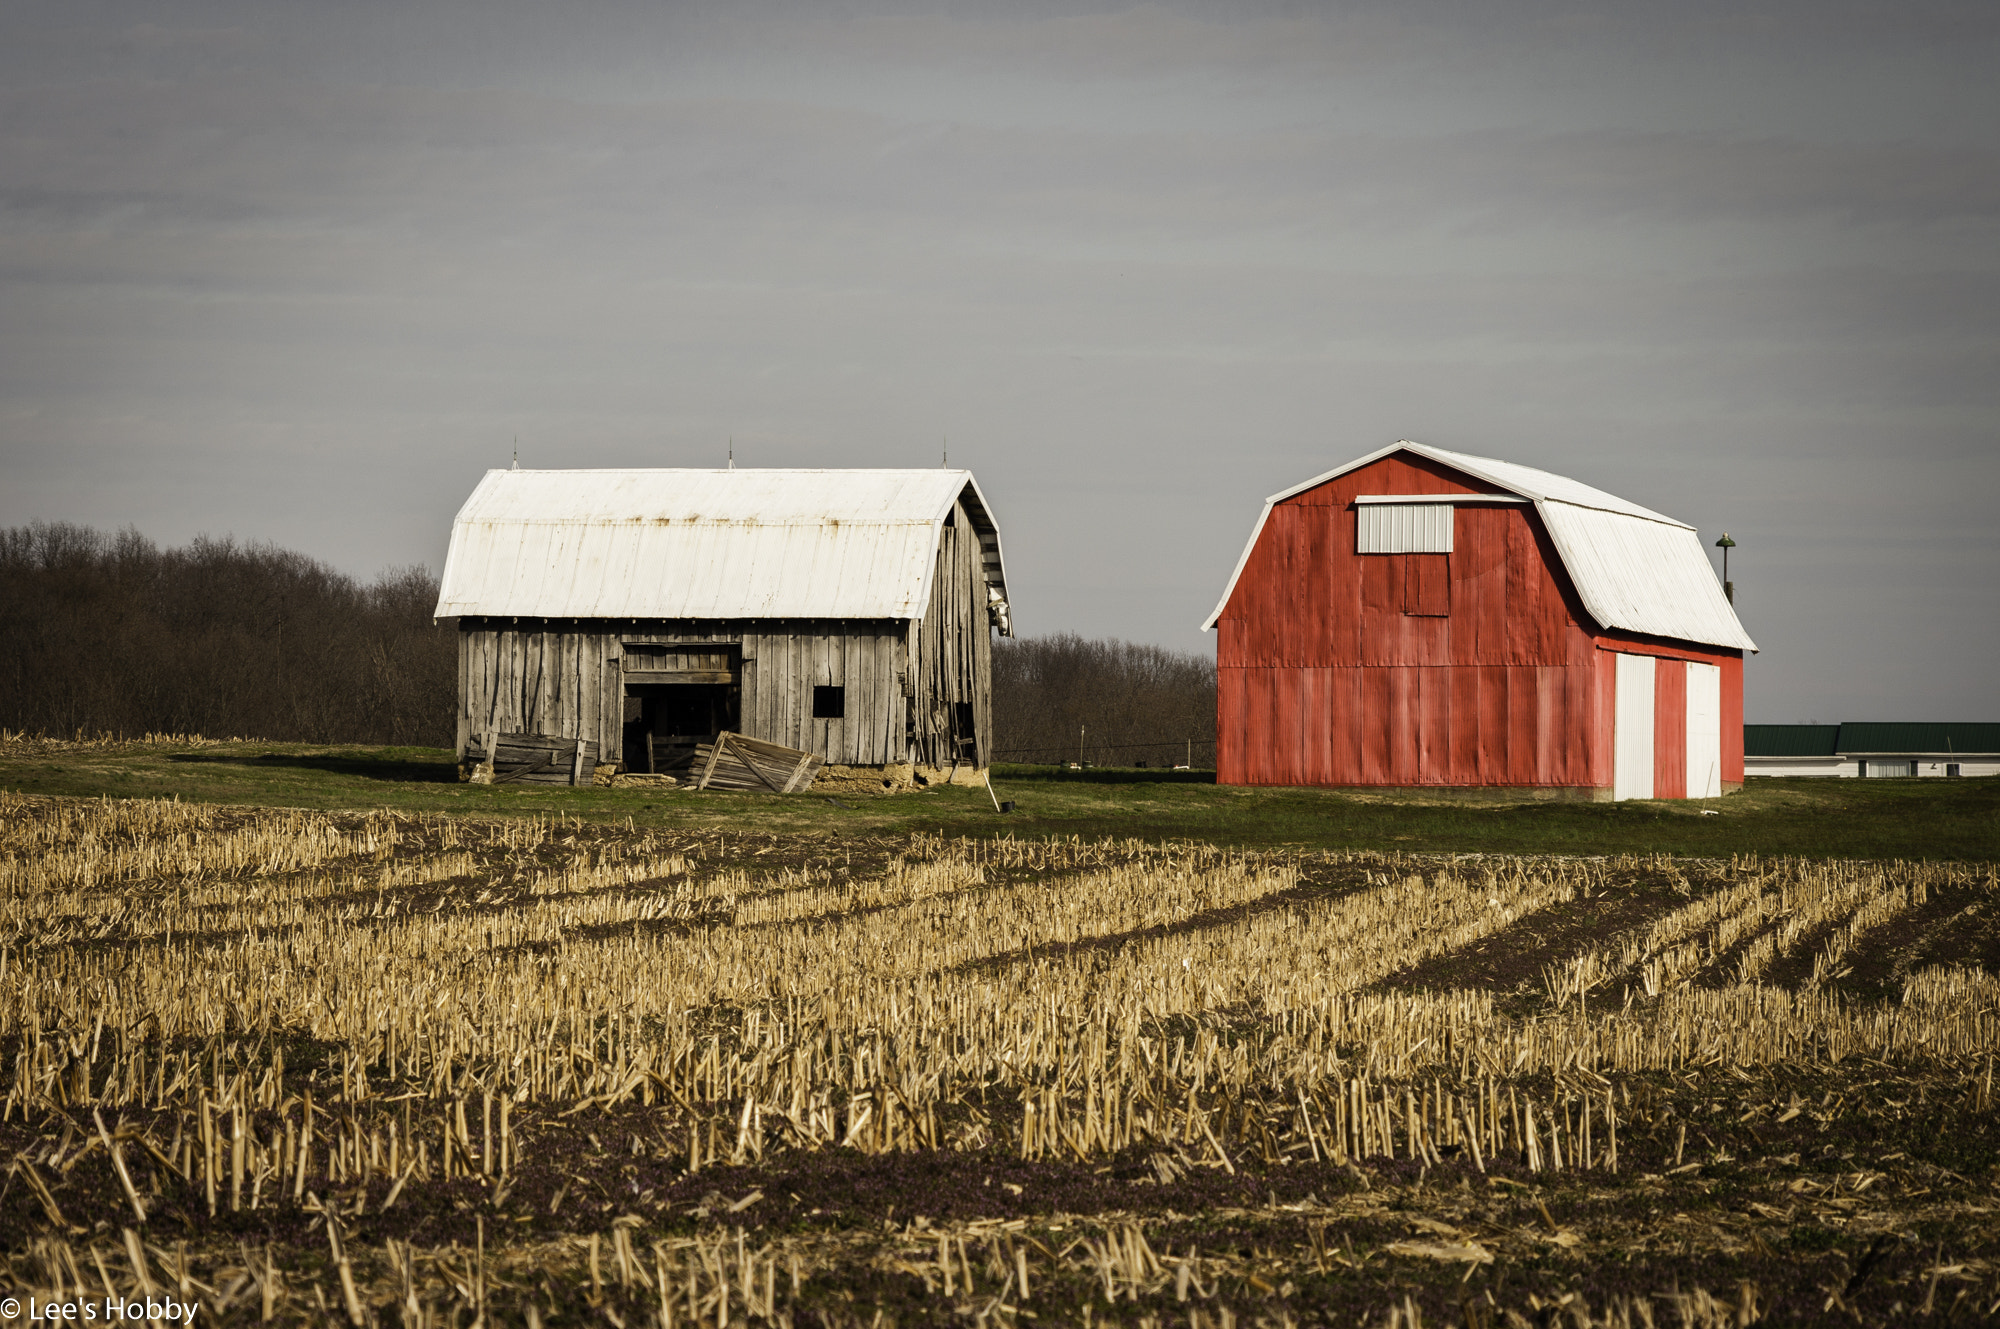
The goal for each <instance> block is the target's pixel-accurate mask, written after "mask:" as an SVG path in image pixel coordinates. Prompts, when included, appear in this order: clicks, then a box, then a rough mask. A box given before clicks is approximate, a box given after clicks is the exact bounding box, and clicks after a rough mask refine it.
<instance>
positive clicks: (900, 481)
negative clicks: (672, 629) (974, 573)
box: [437, 469, 1007, 619]
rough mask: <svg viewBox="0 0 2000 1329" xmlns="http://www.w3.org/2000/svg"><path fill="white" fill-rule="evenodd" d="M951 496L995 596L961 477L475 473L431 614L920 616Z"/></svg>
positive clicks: (991, 566)
mask: <svg viewBox="0 0 2000 1329" xmlns="http://www.w3.org/2000/svg"><path fill="white" fill-rule="evenodd" d="M961 501H962V502H963V503H964V504H965V508H966V513H967V515H968V517H969V518H970V520H971V523H972V527H973V529H974V531H975V532H976V534H977V536H978V539H979V542H980V545H981V547H982V552H983V555H984V563H985V570H986V580H987V584H988V585H989V586H991V587H994V588H997V589H998V590H999V591H1000V592H1001V594H1002V595H1003V596H1004V595H1005V593H1006V585H1007V579H1006V569H1005V566H1004V565H1003V563H1002V561H1001V557H1000V528H999V526H998V524H997V523H996V522H995V521H994V520H993V517H992V509H991V508H989V507H988V506H987V503H986V498H985V495H983V494H981V493H980V492H979V485H978V484H977V483H976V482H975V481H974V480H973V478H972V473H971V472H970V471H953V470H942V469H940V470H851V471H836V470H748V469H745V470H734V469H731V470H594V471H488V472H487V473H486V478H485V479H483V480H481V481H480V482H479V487H478V488H476V489H474V490H473V491H472V497H470V498H468V499H466V501H465V506H464V507H462V508H460V509H459V513H458V517H457V519H456V520H455V521H454V522H453V523H452V528H451V550H450V552H449V553H448V554H446V555H445V561H444V577H443V586H442V588H441V590H440V593H439V596H438V606H437V616H438V617H439V618H456V617H460V616H469V615H477V616H482V617H518V618H655V619H657V618H669V619H690V618H692V619H729V618H869V619H912V618H921V617H923V615H924V612H925V610H926V608H927V607H928V606H929V604H930V594H931V578H932V575H933V573H934V571H935V569H936V567H937V548H938V533H939V530H940V529H941V528H942V526H943V525H944V521H945V518H946V517H948V516H949V515H950V514H951V510H952V505H953V504H954V503H958V502H961Z"/></svg>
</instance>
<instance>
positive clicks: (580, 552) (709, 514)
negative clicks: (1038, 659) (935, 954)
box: [437, 469, 1011, 771]
mask: <svg viewBox="0 0 2000 1329" xmlns="http://www.w3.org/2000/svg"><path fill="white" fill-rule="evenodd" d="M437 614H438V617H440V618H456V619H457V620H458V629H459V679H458V752H459V757H460V759H461V761H463V760H464V757H465V752H466V746H467V743H468V741H470V740H474V739H477V738H479V737H480V736H481V735H483V734H486V733H489V732H521V733H529V734H541V735H546V736H550V737H559V738H569V739H576V738H581V739H588V740H591V741H594V742H595V743H597V744H598V745H599V746H598V751H599V753H600V754H601V755H600V757H599V760H600V762H616V763H618V764H620V765H621V766H622V767H624V768H625V769H628V770H640V771H644V770H670V769H673V768H674V767H675V765H676V764H684V763H685V762H686V761H687V760H688V759H690V758H691V757H692V754H693V750H694V746H695V744H697V743H700V742H706V741H708V740H710V739H712V738H713V737H714V736H715V734H716V733H718V732H720V731H722V730H725V729H727V730H733V731H735V732H738V733H743V734H747V735H749V736H750V737H752V738H760V739H765V740H768V741H770V742H774V743H782V744H784V745H785V746H787V747H794V748H801V749H804V750H806V751H810V752H816V753H819V754H820V755H821V756H823V757H824V758H825V759H826V760H827V761H828V762H829V763H836V764H844V765H865V766H881V765H886V764H890V763H900V762H908V763H912V764H915V765H917V766H919V767H932V768H938V769H946V770H949V769H952V768H954V767H956V768H958V769H959V770H960V771H965V770H974V771H983V770H984V769H985V767H986V765H987V761H988V757H989V754H990V752H991V746H992V745H991V734H990V729H991V716H992V692H991V679H992V669H991V663H992V641H991V635H990V634H991V632H992V631H993V630H994V629H996V628H997V629H998V630H999V632H1000V633H1001V634H1002V635H1003V636H1004V635H1011V625H1010V623H1009V619H1008V609H1007V574H1006V567H1005V565H1004V564H1003V562H1002V561H1001V554H1000V528H999V525H998V524H997V523H996V522H995V521H994V519H993V515H992V510H991V509H990V508H989V507H988V506H987V503H986V499H985V497H984V496H983V495H982V494H981V493H980V492H979V486H978V484H977V483H975V482H974V480H973V478H972V474H971V472H969V471H954V470H942V469H940V470H874V471H866V470H851V471H831V470H827V471H812V470H734V469H731V470H597V471H582V470H579V471H523V470H511V471H489V472H487V474H486V478H485V479H484V480H482V481H481V482H480V484H479V487H478V488H477V489H475V490H474V491H473V492H472V496H471V497H470V498H469V499H467V500H466V502H465V506H464V507H463V508H462V509H460V511H459V514H458V517H457V520H456V521H455V522H454V523H453V525H452V533H451V551H450V553H449V554H448V555H447V557H446V559H445V566H444V578H443V588H442V592H441V594H440V596H439V599H438V607H437Z"/></svg>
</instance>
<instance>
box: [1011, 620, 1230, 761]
mask: <svg viewBox="0 0 2000 1329" xmlns="http://www.w3.org/2000/svg"><path fill="white" fill-rule="evenodd" d="M993 740H994V741H993V749H994V751H993V758H994V760H995V761H1019V762H1073V761H1074V762H1087V763H1089V764H1092V765H1097V766H1176V765H1181V764H1184V763H1189V762H1191V763H1192V764H1193V765H1194V766H1196V767H1201V768H1213V767H1214V765H1215V663H1214V662H1213V661H1212V660H1209V659H1207V658H1205V657H1203V656H1199V655H1193V654H1190V653H1187V652H1182V651H1170V650H1166V649H1164V648H1163V647H1159V646H1143V645H1140V644H1138V643H1136V642H1129V641H1117V640H1108V639H1107V640H1093V639H1089V638H1085V637H1079V636H1076V635H1075V634H1073V633H1056V634H1054V635H1052V636H1047V637H1025V638H1020V639H1017V640H1013V641H1004V640H1003V641H1001V642H999V643H998V644H996V645H995V646H994V649H993Z"/></svg>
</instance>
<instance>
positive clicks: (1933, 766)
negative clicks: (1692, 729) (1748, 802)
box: [1743, 721, 2000, 779]
mask: <svg viewBox="0 0 2000 1329" xmlns="http://www.w3.org/2000/svg"><path fill="white" fill-rule="evenodd" d="M1743 763H1744V768H1743V773H1744V774H1745V775H1746V776H1747V775H1833V776H1850V777H1861V778H1867V779H1878V778H1882V777H1898V776H1900V777H1903V778H1909V777H1913V776H1914V777H1923V776H1932V775H1935V776H1944V777H1947V778H1950V777H1953V776H1973V775H2000V724H1916V723H1893V722H1869V721H1859V722H1849V723H1846V724H1747V725H1744V726H1743Z"/></svg>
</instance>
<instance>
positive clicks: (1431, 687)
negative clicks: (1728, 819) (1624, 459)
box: [1202, 443, 1757, 799]
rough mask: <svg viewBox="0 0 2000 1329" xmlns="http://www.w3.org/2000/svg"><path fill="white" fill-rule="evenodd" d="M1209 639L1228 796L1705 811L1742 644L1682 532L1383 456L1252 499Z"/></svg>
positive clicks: (1605, 508)
mask: <svg viewBox="0 0 2000 1329" xmlns="http://www.w3.org/2000/svg"><path fill="white" fill-rule="evenodd" d="M1202 626H1203V627H1204V628H1217V629H1219V631H1220V639H1219V641H1218V643H1217V646H1216V675H1217V698H1216V711H1217V714H1216V779H1217V780H1218V781H1219V782H1220V783H1223V784H1245V785H1260V784H1261V785H1333V786H1348V787H1356V786H1358V787H1371V786H1372V787H1409V786H1423V787H1427V788H1438V789H1465V790H1475V789H1496V788H1516V789H1525V790H1533V791H1535V792H1537V793H1541V794H1545V795H1547V796H1549V797H1559V798H1588V799H1611V798H1702V797H1713V796H1715V795H1717V794H1720V793H1723V792H1725V791H1733V790H1735V789H1737V788H1739V787H1741V785H1742V783H1743V653H1744V652H1745V651H1755V650H1756V649H1757V646H1756V643H1755V642H1753V641H1751V640H1750V638H1749V636H1748V635H1747V634H1745V632H1744V631H1743V626H1742V624H1741V623H1739V622H1738V621H1737V619H1736V612H1735V610H1734V609H1732V608H1731V607H1730V604H1729V601H1728V600H1727V599H1726V598H1724V596H1723V593H1722V587H1721V586H1720V585H1719V584H1718V583H1717V581H1716V578H1715V573H1714V571H1713V569H1712V568H1711V567H1710V566H1709V562H1708V557H1707V554H1706V551H1705V550H1704V549H1703V548H1702V545H1701V541H1700V538H1699V537H1698V536H1697V535H1696V534H1695V531H1694V528H1693V527H1691V526H1688V525H1686V524H1685V523H1683V522H1678V521H1675V520H1674V519H1673V518H1671V517H1664V516H1661V515H1660V514H1659V513H1657V512H1652V511H1650V510H1648V509H1646V508H1642V507H1640V506H1639V505H1638V504H1636V503H1628V502H1626V501H1625V500H1624V499H1622V498H1617V497H1614V496H1613V495H1610V494H1607V493H1605V492H1603V491H1602V490H1598V489H1592V488H1591V487H1590V486H1588V485H1583V484H1578V483H1577V482H1576V481H1574V480H1566V479H1564V478H1563V477H1561V476H1559V475H1551V474H1549V473H1548V472H1546V471H1538V470H1534V469H1532V468H1530V467H1526V466H1516V465H1514V464H1513V463H1511V462H1503V461H1491V460H1488V459H1487V458H1484V457H1469V456H1466V455H1464V454H1462V453H1456V452H1446V451H1444V450H1443V449H1442V448H1432V447H1426V446H1423V445H1422V444H1417V443H1398V444H1396V445H1395V446H1393V447H1388V448H1384V449H1382V450H1381V451H1380V452H1375V453H1370V454H1369V455H1368V456H1366V457H1362V458H1360V459H1359V460H1357V461H1352V462H1349V463H1348V464H1347V465H1345V466H1341V467H1339V468H1337V469H1335V470H1331V471H1328V472H1327V473H1326V474H1324V475H1318V476H1314V477H1313V478H1312V479H1310V480H1307V481H1306V482H1304V483H1303V484H1299V485H1295V486H1293V487H1292V488H1290V489H1287V490H1285V491H1284V492H1283V493H1279V494H1273V495H1272V496H1271V497H1270V498H1269V499H1267V500H1266V501H1265V503H1264V512H1263V515H1262V516H1260V517H1258V518H1257V525H1256V528H1255V529H1254V530H1253V531H1252V532H1251V534H1250V543H1249V544H1248V545H1247V546H1246V547H1245V548H1244V550H1243V557H1242V558H1240V559H1238V560H1237V563H1236V571H1235V572H1234V573H1233V574H1232V575H1231V576H1230V578H1229V586H1228V588H1227V589H1226V590H1224V591H1223V593H1222V602H1221V604H1219V605H1218V606H1216V610H1215V613H1214V614H1213V615H1211V616H1210V617H1209V620H1208V622H1207V623H1205V624H1203V625H1202Z"/></svg>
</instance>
